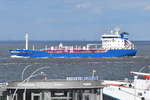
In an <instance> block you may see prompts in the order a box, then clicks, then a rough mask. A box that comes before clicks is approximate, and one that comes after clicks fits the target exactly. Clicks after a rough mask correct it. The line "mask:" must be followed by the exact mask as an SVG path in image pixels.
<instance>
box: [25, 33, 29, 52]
mask: <svg viewBox="0 0 150 100" xmlns="http://www.w3.org/2000/svg"><path fill="white" fill-rule="evenodd" d="M28 39H29V34H28V32H25V41H26V44H25V49H26V50H28V49H29V48H28Z"/></svg>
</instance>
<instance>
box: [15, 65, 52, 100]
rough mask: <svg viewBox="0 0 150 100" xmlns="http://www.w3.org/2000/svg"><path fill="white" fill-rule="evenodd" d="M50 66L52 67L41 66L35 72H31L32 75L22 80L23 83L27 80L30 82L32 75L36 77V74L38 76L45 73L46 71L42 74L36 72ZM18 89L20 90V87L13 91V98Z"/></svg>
mask: <svg viewBox="0 0 150 100" xmlns="http://www.w3.org/2000/svg"><path fill="white" fill-rule="evenodd" d="M48 68H50V67H41V68H38V69H36V70H35V71H34V72H32V73H31V75H30V76H29V77H27V78H26V79H24V80H23V81H22V82H21V84H23V83H25V82H28V81H29V80H30V79H31V78H32V77H36V76H38V75H45V74H44V72H41V73H40V74H35V73H37V72H38V71H40V70H42V69H48ZM17 90H18V87H17V88H16V90H15V91H14V93H13V97H12V100H14V97H15V94H16V92H17Z"/></svg>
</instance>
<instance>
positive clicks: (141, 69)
mask: <svg viewBox="0 0 150 100" xmlns="http://www.w3.org/2000/svg"><path fill="white" fill-rule="evenodd" d="M145 68H150V66H143V67H142V68H140V70H139V72H142V71H143V70H144V69H145Z"/></svg>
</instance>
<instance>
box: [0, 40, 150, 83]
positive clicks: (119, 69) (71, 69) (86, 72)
mask: <svg viewBox="0 0 150 100" xmlns="http://www.w3.org/2000/svg"><path fill="white" fill-rule="evenodd" d="M59 42H60V41H50V42H47V41H44V42H31V44H30V46H31V47H32V45H33V44H35V47H36V48H44V45H48V46H50V45H57V44H59ZM61 42H63V43H64V44H68V45H75V44H80V45H84V44H86V43H97V42H94V41H93V42H90V41H74V42H73V41H61ZM135 44H136V47H137V49H138V53H137V56H136V57H122V58H71V59H70V58H53V59H52V58H51V59H14V58H10V57H9V56H10V55H9V52H8V50H9V49H16V48H23V47H24V43H23V42H21V41H18V42H17V41H16V42H0V82H7V81H16V80H21V74H22V71H23V69H24V68H25V67H26V66H27V65H31V66H30V67H29V68H28V69H27V70H26V71H25V74H24V78H27V77H28V76H29V75H30V74H31V73H32V72H33V71H35V70H36V69H38V68H40V67H46V66H47V67H48V68H47V69H43V70H41V71H43V72H45V73H46V75H47V77H48V78H49V79H64V78H66V77H67V76H91V74H92V70H93V69H95V70H96V74H97V75H98V76H99V78H101V79H109V80H120V79H121V80H122V79H124V78H131V75H129V74H128V73H129V71H138V70H139V69H140V68H141V67H143V66H148V65H150V42H135ZM31 47H30V48H31ZM39 72H40V71H39ZM39 72H37V73H39ZM36 78H42V76H40V77H36Z"/></svg>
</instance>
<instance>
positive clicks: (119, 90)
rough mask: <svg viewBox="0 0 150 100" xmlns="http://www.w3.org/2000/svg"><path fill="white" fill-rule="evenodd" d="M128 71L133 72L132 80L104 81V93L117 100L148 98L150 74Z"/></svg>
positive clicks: (149, 95) (149, 96) (144, 99)
mask: <svg viewBox="0 0 150 100" xmlns="http://www.w3.org/2000/svg"><path fill="white" fill-rule="evenodd" d="M130 73H131V74H135V76H134V80H133V82H119V81H105V82H104V84H105V85H107V87H105V88H104V91H103V92H104V94H105V95H107V96H110V97H113V98H115V99H117V100H150V74H149V73H141V72H130ZM139 76H143V77H144V78H145V79H142V78H138V77H139Z"/></svg>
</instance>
